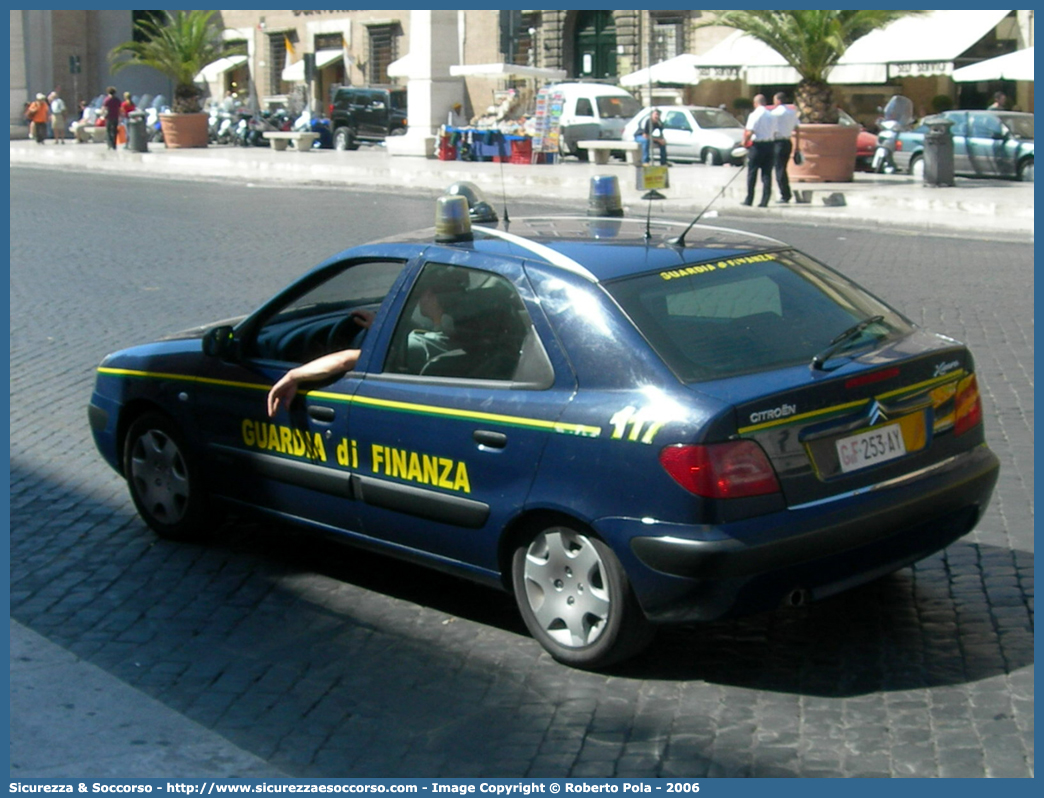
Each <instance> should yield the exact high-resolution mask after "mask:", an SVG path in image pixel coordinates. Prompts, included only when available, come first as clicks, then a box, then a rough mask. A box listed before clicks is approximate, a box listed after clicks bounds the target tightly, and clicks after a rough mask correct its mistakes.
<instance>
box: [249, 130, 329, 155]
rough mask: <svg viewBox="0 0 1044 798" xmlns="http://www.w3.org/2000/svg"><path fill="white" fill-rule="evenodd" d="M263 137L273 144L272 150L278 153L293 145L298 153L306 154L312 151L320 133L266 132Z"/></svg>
mask: <svg viewBox="0 0 1044 798" xmlns="http://www.w3.org/2000/svg"><path fill="white" fill-rule="evenodd" d="M262 135H263V136H264V137H265V138H266V139H267V140H268V141H270V142H271V143H272V149H274V150H276V151H277V152H282V151H283V150H285V149H286V145H288V144H293V145H294V147H293V148H294V149H295V150H297V151H298V152H305V151H306V150H310V149H312V142H314V141H315V140H316V139H317V138H319V134H318V133H311V132H309V133H305V132H303V131H302V132H299V133H294V132H290V131H282V130H266V131H265V132H264V133H263V134H262Z"/></svg>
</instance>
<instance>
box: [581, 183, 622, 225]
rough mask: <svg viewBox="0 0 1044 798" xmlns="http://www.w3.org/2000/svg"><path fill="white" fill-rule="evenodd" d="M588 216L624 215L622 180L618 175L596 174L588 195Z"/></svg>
mask: <svg viewBox="0 0 1044 798" xmlns="http://www.w3.org/2000/svg"><path fill="white" fill-rule="evenodd" d="M587 215H588V216H623V215H624V212H623V202H622V201H621V199H620V181H619V180H617V179H616V175H595V176H594V177H592V178H591V191H590V193H588V195H587Z"/></svg>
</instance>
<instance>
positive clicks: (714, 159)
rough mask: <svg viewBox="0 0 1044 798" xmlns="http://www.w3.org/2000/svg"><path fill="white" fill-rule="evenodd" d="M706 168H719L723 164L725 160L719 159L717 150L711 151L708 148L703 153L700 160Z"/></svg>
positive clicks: (719, 155) (719, 154)
mask: <svg viewBox="0 0 1044 798" xmlns="http://www.w3.org/2000/svg"><path fill="white" fill-rule="evenodd" d="M700 160H701V161H703V163H705V164H707V166H721V165H722V164H723V163H725V159H724V158H722V157H721V153H720V152H718V151H717V150H712V149H710V148H709V147H708V148H707V149H705V150H704V151H703V157H702V158H701V159H700Z"/></svg>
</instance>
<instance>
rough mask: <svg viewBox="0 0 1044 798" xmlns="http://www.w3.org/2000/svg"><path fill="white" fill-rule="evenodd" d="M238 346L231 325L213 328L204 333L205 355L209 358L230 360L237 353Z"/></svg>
mask: <svg viewBox="0 0 1044 798" xmlns="http://www.w3.org/2000/svg"><path fill="white" fill-rule="evenodd" d="M236 344H237V341H236V338H235V335H234V334H233V332H232V327H231V325H228V324H222V325H221V326H220V327H211V328H210V329H209V330H207V331H206V332H205V333H203V354H204V355H206V356H207V357H219V358H221V359H222V360H229V359H231V358H232V357H233V356H234V355H235V353H236Z"/></svg>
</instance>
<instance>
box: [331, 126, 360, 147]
mask: <svg viewBox="0 0 1044 798" xmlns="http://www.w3.org/2000/svg"><path fill="white" fill-rule="evenodd" d="M333 146H334V149H335V150H341V151H344V150H357V149H359V142H358V141H356V139H355V134H354V133H353V132H352V129H351V128H348V127H339V128H337V130H335V131H334V134H333Z"/></svg>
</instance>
